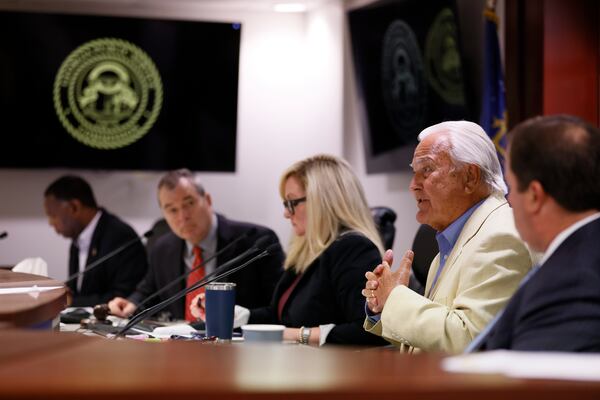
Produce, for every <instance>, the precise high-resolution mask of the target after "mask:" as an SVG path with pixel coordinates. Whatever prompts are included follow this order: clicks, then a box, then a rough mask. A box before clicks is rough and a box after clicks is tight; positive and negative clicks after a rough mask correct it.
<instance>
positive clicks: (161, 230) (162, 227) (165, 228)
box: [146, 218, 171, 253]
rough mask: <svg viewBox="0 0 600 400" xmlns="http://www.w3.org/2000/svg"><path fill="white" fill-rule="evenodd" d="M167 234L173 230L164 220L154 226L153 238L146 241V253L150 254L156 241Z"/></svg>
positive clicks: (158, 221)
mask: <svg viewBox="0 0 600 400" xmlns="http://www.w3.org/2000/svg"><path fill="white" fill-rule="evenodd" d="M167 232H171V228H169V225H168V224H167V221H166V220H165V219H164V218H161V219H159V220H157V221H156V222H155V223H154V225H152V236H150V237H149V238H148V240H146V252H147V253H148V252H149V251H150V249H151V248H152V246H154V243H155V242H156V240H157V239H158V238H159V237H161V236H162V235H164V234H165V233H167Z"/></svg>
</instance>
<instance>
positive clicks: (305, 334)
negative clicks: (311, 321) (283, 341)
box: [298, 326, 310, 344]
mask: <svg viewBox="0 0 600 400" xmlns="http://www.w3.org/2000/svg"><path fill="white" fill-rule="evenodd" d="M308 339H310V328H307V327H305V326H302V327H300V330H299V331H298V343H300V344H308Z"/></svg>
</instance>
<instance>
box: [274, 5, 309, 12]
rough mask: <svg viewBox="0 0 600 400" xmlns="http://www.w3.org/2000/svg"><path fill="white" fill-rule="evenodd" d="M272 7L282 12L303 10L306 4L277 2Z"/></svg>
mask: <svg viewBox="0 0 600 400" xmlns="http://www.w3.org/2000/svg"><path fill="white" fill-rule="evenodd" d="M273 9H274V10H275V11H277V12H282V13H293V12H305V11H306V4H303V3H278V4H275V5H274V6H273Z"/></svg>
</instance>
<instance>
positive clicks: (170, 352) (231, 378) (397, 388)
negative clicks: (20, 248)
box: [0, 330, 600, 400]
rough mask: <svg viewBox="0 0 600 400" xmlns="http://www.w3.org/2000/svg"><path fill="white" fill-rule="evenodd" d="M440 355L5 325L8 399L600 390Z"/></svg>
mask: <svg viewBox="0 0 600 400" xmlns="http://www.w3.org/2000/svg"><path fill="white" fill-rule="evenodd" d="M441 358H442V357H441V356H437V355H424V354H422V355H416V356H410V355H403V354H400V353H399V352H397V351H395V350H385V349H377V350H374V349H367V350H365V349H360V350H359V349H350V348H329V349H328V348H313V347H308V346H301V345H296V344H271V345H252V344H250V343H230V344H217V343H201V342H192V341H170V342H162V343H148V342H140V341H134V340H109V339H104V338H100V337H89V336H84V335H81V334H76V333H58V332H48V331H31V330H0V398H1V399H10V398H14V399H34V398H43V399H103V400H105V399H133V398H137V399H145V400H151V399H172V398H180V399H185V398H189V399H202V400H207V399H223V400H228V399H286V400H294V399H327V400H337V399H339V400H341V399H344V400H348V399H369V400H382V399H395V400H398V399H443V400H454V399H456V400H465V399H473V400H475V399H477V400H496V399H503V400H505V399H510V400H531V399H544V400H552V399H561V400H562V399H572V398H573V399H577V400H588V399H589V400H591V399H596V400H597V399H600V383H582V382H566V381H536V380H518V379H509V378H505V377H502V376H494V375H466V374H451V373H447V372H444V371H442V370H441V369H440V360H441Z"/></svg>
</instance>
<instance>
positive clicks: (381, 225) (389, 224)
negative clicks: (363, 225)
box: [371, 207, 396, 249]
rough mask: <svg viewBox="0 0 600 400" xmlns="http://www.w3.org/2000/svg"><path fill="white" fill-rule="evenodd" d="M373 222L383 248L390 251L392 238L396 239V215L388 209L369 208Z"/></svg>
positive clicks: (392, 244)
mask: <svg viewBox="0 0 600 400" xmlns="http://www.w3.org/2000/svg"><path fill="white" fill-rule="evenodd" d="M371 214H372V215H373V221H375V226H376V227H377V230H378V231H379V235H380V236H381V240H382V241H383V246H384V247H385V248H386V249H391V248H392V246H394V238H395V237H396V227H395V226H394V222H396V213H395V212H394V210H392V209H391V208H389V207H371Z"/></svg>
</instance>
